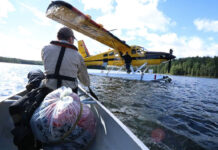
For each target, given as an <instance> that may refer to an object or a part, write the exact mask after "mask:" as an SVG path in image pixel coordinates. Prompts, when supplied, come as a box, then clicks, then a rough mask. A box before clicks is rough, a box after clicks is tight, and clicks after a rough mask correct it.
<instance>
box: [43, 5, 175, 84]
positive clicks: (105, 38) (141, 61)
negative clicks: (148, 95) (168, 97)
mask: <svg viewBox="0 0 218 150" xmlns="http://www.w3.org/2000/svg"><path fill="white" fill-rule="evenodd" d="M46 16H47V17H48V18H50V19H53V20H55V21H57V22H59V23H61V24H63V25H65V26H67V27H69V28H71V29H74V30H76V31H78V32H80V33H82V34H84V35H86V36H88V37H90V38H92V39H94V40H96V41H98V42H100V43H102V44H105V45H107V46H109V47H111V48H112V49H111V50H108V51H107V52H103V53H101V54H97V55H94V56H90V54H89V52H88V50H87V48H86V46H85V44H84V42H83V41H79V42H78V49H79V52H80V53H81V55H82V56H83V58H84V61H85V63H86V65H87V67H105V66H107V65H111V66H124V65H125V62H124V55H125V54H127V53H128V54H129V55H130V56H131V58H132V62H131V65H132V66H133V67H138V69H136V71H134V70H133V68H132V67H131V70H132V73H131V74H127V73H125V72H117V71H110V73H109V71H108V72H106V73H105V72H103V71H102V70H95V71H93V70H92V69H89V73H90V74H94V75H100V76H109V77H118V78H125V79H133V80H145V81H150V80H152V79H153V80H154V79H155V80H159V79H164V78H166V76H162V75H154V74H153V75H152V76H151V77H148V78H146V76H145V71H146V70H147V69H148V68H147V66H149V65H159V64H161V63H163V62H167V61H169V66H168V71H169V70H170V67H171V60H172V59H174V58H175V56H174V55H173V54H172V52H173V51H172V50H171V49H170V53H165V52H152V51H146V50H145V49H144V48H143V47H141V46H135V45H134V46H129V45H128V44H126V42H125V41H122V40H120V39H119V38H117V37H116V36H115V35H113V34H112V33H111V32H109V31H108V30H106V29H105V28H104V27H103V26H102V25H101V24H98V23H96V22H95V21H93V20H92V19H91V17H90V16H88V15H85V14H83V13H82V12H80V11H79V10H78V9H76V8H75V7H73V6H72V5H70V4H69V3H66V2H64V1H53V2H52V3H51V4H50V5H49V6H48V8H47V11H46ZM145 67H146V68H145ZM143 68H144V70H143ZM90 70H92V71H90ZM138 72H140V73H138Z"/></svg>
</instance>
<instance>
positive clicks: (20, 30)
mask: <svg viewBox="0 0 218 150" xmlns="http://www.w3.org/2000/svg"><path fill="white" fill-rule="evenodd" d="M18 31H19V33H20V34H21V35H27V36H28V35H31V34H32V33H31V32H30V31H29V30H28V29H27V28H25V27H23V26H18Z"/></svg>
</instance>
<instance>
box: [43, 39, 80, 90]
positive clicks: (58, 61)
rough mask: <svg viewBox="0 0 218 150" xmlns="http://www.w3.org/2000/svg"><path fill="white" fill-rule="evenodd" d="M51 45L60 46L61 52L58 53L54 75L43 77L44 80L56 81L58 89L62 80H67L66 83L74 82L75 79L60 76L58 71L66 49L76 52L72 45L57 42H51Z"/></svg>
mask: <svg viewBox="0 0 218 150" xmlns="http://www.w3.org/2000/svg"><path fill="white" fill-rule="evenodd" d="M51 44H54V45H58V46H61V51H60V54H59V56H58V60H57V63H56V67H55V73H54V74H47V75H45V78H46V79H57V88H59V87H61V84H62V80H68V81H73V82H74V81H75V80H76V78H73V77H68V76H64V75H60V74H59V71H60V68H61V63H62V60H63V57H64V54H65V50H66V48H71V49H73V50H76V51H77V48H76V47H75V46H74V45H71V44H68V43H63V42H59V41H51Z"/></svg>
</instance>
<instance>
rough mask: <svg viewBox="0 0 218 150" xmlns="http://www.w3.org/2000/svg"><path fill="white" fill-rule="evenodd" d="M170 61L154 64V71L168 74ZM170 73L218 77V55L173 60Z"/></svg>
mask: <svg viewBox="0 0 218 150" xmlns="http://www.w3.org/2000/svg"><path fill="white" fill-rule="evenodd" d="M168 65H169V63H163V64H161V65H159V66H152V67H151V68H152V69H153V72H154V73H161V74H167V73H168ZM169 74H172V75H185V76H198V77H211V78H218V56H215V57H213V58H212V57H188V58H180V59H175V60H172V63H171V69H170V72H169Z"/></svg>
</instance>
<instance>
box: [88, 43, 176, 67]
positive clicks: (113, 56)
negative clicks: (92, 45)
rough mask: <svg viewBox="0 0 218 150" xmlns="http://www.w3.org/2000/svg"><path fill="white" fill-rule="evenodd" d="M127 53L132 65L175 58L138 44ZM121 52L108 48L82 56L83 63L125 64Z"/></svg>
mask: <svg viewBox="0 0 218 150" xmlns="http://www.w3.org/2000/svg"><path fill="white" fill-rule="evenodd" d="M128 54H129V55H130V56H131V58H132V62H131V65H132V66H137V67H139V66H141V65H143V64H145V63H146V64H147V65H159V64H161V63H162V62H166V61H168V60H169V59H173V58H175V56H173V55H171V54H169V53H165V52H152V51H145V50H142V49H141V47H139V46H132V47H131V50H129V51H128ZM123 55H125V54H121V53H119V52H118V51H116V50H108V51H107V52H103V53H100V54H97V55H94V56H89V57H86V58H84V61H85V64H86V65H87V66H88V67H89V66H104V64H107V65H113V66H123V65H124V64H125V62H124V59H122V56H123Z"/></svg>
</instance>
